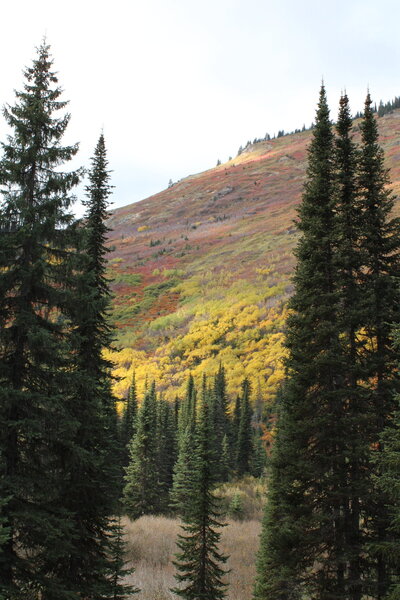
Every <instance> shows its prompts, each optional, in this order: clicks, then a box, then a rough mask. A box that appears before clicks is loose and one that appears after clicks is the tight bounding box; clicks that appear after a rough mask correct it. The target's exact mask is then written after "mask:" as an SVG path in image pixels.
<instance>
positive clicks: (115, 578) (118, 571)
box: [107, 517, 140, 600]
mask: <svg viewBox="0 0 400 600" xmlns="http://www.w3.org/2000/svg"><path fill="white" fill-rule="evenodd" d="M109 554H110V558H109V580H110V583H111V585H110V588H111V594H108V596H107V597H108V598H110V600H128V599H129V598H131V597H132V595H133V594H137V593H138V592H139V591H140V590H139V589H138V588H134V587H133V586H131V585H127V584H126V583H123V578H124V577H126V576H127V575H131V574H132V573H133V569H127V568H126V561H125V543H124V539H123V528H122V525H121V518H120V517H118V519H115V520H114V522H113V523H112V528H111V544H110V550H109Z"/></svg>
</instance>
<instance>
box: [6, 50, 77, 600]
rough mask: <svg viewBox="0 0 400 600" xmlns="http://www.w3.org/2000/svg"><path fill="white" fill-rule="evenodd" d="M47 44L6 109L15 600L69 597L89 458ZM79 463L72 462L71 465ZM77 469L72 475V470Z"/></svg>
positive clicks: (9, 592) (10, 560)
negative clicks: (80, 484) (76, 484)
mask: <svg viewBox="0 0 400 600" xmlns="http://www.w3.org/2000/svg"><path fill="white" fill-rule="evenodd" d="M60 96H61V89H60V88H59V87H58V85H57V77H56V75H55V73H54V72H53V71H52V60H51V58H50V55H49V47H48V46H47V44H46V43H43V44H42V45H41V46H40V47H39V48H38V51H37V57H36V59H35V60H34V61H33V65H32V66H31V67H29V68H28V69H26V71H25V84H24V88H23V90H22V91H20V92H16V103H15V105H14V106H7V107H6V108H5V109H4V116H5V119H6V121H7V123H8V125H9V127H10V132H11V133H10V135H9V136H8V139H7V141H6V142H5V143H4V144H3V158H2V160H1V164H0V185H1V193H2V195H3V201H2V206H1V210H0V231H1V235H0V320H1V322H2V323H1V324H2V325H4V324H5V323H7V327H4V326H3V327H1V328H0V406H1V412H0V432H1V433H0V453H1V454H0V469H1V476H0V487H1V489H0V497H1V498H2V499H3V501H4V500H5V502H4V503H3V504H2V506H1V515H0V520H1V521H2V522H3V523H4V526H5V527H6V530H7V532H8V539H7V540H6V542H5V543H4V545H3V551H2V559H1V563H0V589H1V590H2V592H3V595H5V596H6V597H7V598H19V597H24V598H27V597H29V598H32V599H34V598H37V597H38V595H41V597H42V598H43V599H46V600H50V599H51V600H52V599H53V598H54V599H56V598H57V599H58V600H62V599H67V598H68V599H69V598H70V597H71V593H72V592H71V589H72V588H73V586H74V582H65V581H64V580H63V577H62V575H60V572H59V570H58V568H57V566H58V565H59V563H60V559H61V560H62V559H63V558H64V557H65V555H67V554H68V553H69V551H70V544H71V541H72V539H73V534H74V532H73V519H72V518H71V517H72V515H71V513H70V511H69V509H68V508H67V507H66V506H65V500H64V498H63V494H62V490H63V478H64V473H65V468H70V466H71V462H73V460H75V458H76V456H77V455H78V454H80V453H81V449H80V447H79V444H77V439H76V431H77V428H78V427H79V423H78V422H77V421H76V419H75V415H74V414H73V411H72V410H71V404H72V400H73V398H72V392H71V390H72V389H73V388H74V386H75V382H74V373H73V366H72V363H71V354H70V347H69V336H68V333H69V331H70V323H69V318H68V315H69V302H68V296H69V292H70V290H71V287H73V286H74V285H75V284H74V283H72V281H73V277H72V271H73V266H72V265H73V263H74V260H72V257H73V250H71V248H73V245H74V239H73V237H72V228H71V222H72V216H71V215H70V214H69V213H68V209H69V207H70V205H71V202H72V200H73V196H72V195H71V191H72V190H73V188H74V187H75V185H76V184H77V183H78V181H79V179H80V175H81V172H80V171H75V172H70V173H68V172H66V171H65V169H62V168H60V166H62V165H64V164H65V163H67V162H68V161H69V160H70V159H72V158H73V156H74V155H75V154H76V152H77V149H78V147H77V145H74V146H63V145H62V143H61V142H62V137H63V134H64V132H65V130H66V127H67V125H68V122H69V115H68V114H64V115H61V116H60V114H59V111H60V110H61V111H62V109H63V108H64V107H65V105H66V102H64V101H62V100H61V98H60ZM71 456H73V459H72V461H71V460H70V458H71ZM66 462H67V467H66Z"/></svg>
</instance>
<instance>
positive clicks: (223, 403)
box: [209, 364, 229, 481]
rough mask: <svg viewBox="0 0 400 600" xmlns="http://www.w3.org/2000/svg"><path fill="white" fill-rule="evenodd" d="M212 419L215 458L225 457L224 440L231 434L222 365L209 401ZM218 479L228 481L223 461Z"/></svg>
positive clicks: (218, 462)
mask: <svg viewBox="0 0 400 600" xmlns="http://www.w3.org/2000/svg"><path fill="white" fill-rule="evenodd" d="M209 404H210V406H209V411H210V417H211V419H212V421H213V428H212V431H213V432H214V444H215V449H214V451H215V456H216V457H217V458H221V459H222V457H223V453H224V451H223V440H224V438H225V436H228V434H229V418H228V399H227V395H226V376H225V369H224V367H223V366H222V364H220V366H219V369H218V372H217V374H216V376H215V378H214V388H213V393H212V395H211V396H210V399H209ZM216 469H217V474H216V475H217V478H218V479H219V480H220V481H226V480H227V477H228V472H227V470H226V467H225V464H223V462H221V460H218V461H217V464H216Z"/></svg>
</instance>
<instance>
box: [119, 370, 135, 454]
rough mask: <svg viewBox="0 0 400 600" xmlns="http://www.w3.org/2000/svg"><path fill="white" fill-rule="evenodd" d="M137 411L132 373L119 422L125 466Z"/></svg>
mask: <svg viewBox="0 0 400 600" xmlns="http://www.w3.org/2000/svg"><path fill="white" fill-rule="evenodd" d="M137 412H138V401H137V392H136V378H135V373H133V375H132V381H131V385H130V388H129V392H128V397H127V399H126V405H125V407H124V412H123V415H122V423H121V444H122V448H123V463H124V466H127V464H128V462H129V445H130V443H131V441H132V438H133V436H134V434H135V422H136V418H137Z"/></svg>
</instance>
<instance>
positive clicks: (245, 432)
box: [236, 378, 253, 476]
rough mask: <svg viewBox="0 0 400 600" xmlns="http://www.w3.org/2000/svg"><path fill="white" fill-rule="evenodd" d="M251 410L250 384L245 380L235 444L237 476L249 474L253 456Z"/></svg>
mask: <svg viewBox="0 0 400 600" xmlns="http://www.w3.org/2000/svg"><path fill="white" fill-rule="evenodd" d="M251 415H252V410H251V406H250V382H249V380H248V379H247V378H246V379H245V380H244V381H243V383H242V396H241V399H240V421H239V431H238V438H237V444H236V469H237V473H238V475H239V476H243V475H244V474H245V473H249V472H250V464H251V459H252V454H253V432H252V427H251Z"/></svg>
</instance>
